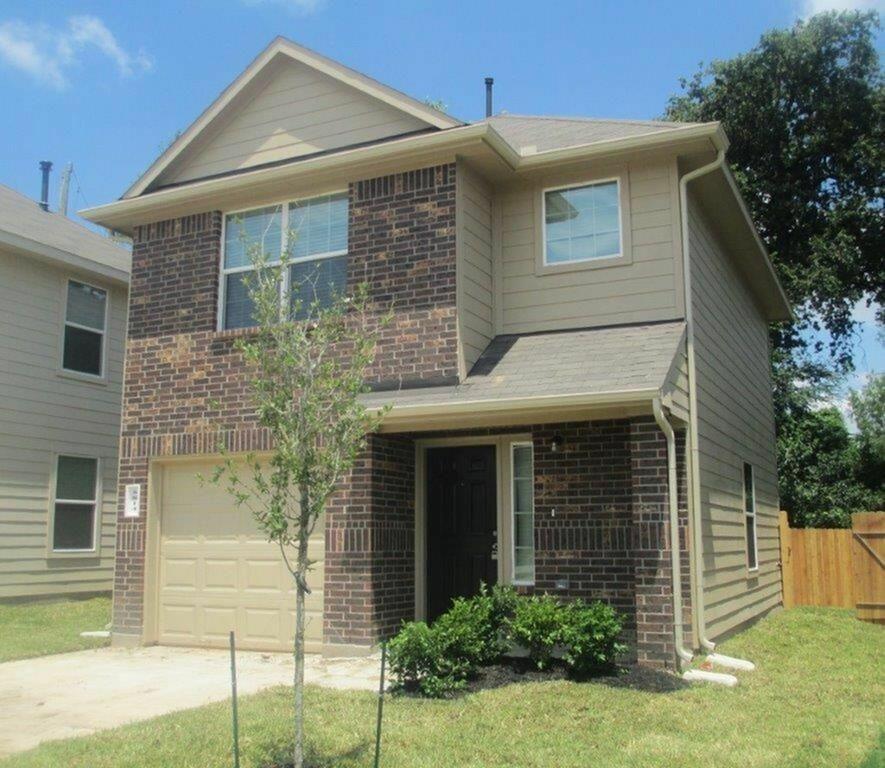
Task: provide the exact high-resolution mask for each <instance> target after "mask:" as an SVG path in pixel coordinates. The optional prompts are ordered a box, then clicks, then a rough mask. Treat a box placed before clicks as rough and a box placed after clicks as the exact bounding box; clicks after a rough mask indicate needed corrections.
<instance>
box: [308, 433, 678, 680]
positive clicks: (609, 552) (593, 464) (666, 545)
mask: <svg viewBox="0 0 885 768" xmlns="http://www.w3.org/2000/svg"><path fill="white" fill-rule="evenodd" d="M504 432H519V433H530V434H531V435H532V442H533V445H534V466H535V586H534V588H533V590H522V591H535V592H539V593H540V592H549V593H551V594H555V595H558V596H561V597H563V598H565V599H573V598H579V597H580V598H583V599H585V600H603V601H605V602H607V603H609V604H611V605H613V606H614V607H615V608H617V609H618V610H619V611H620V612H621V614H622V615H623V616H624V618H625V640H626V641H627V642H628V644H629V646H630V648H631V651H630V656H631V658H633V659H636V660H638V661H639V662H641V663H643V664H646V665H650V666H656V667H661V668H667V667H670V668H672V667H673V665H674V664H675V647H674V641H673V629H672V628H673V610H672V582H671V566H670V539H669V536H670V526H669V506H668V504H669V502H668V493H667V490H668V489H667V444H666V439H665V438H664V435H663V434H662V433H661V431H660V429H659V428H658V426H657V424H656V423H655V422H654V420H653V419H652V418H651V417H644V418H634V419H623V420H615V421H599V422H576V423H566V424H544V425H524V426H519V427H508V428H506V429H494V430H488V431H486V430H471V431H465V432H445V433H433V434H432V435H427V434H425V435H417V434H416V435H377V436H374V437H373V438H372V444H371V446H370V450H369V454H368V456H366V457H364V458H363V459H362V460H361V462H360V464H359V465H358V467H357V469H356V471H355V475H356V477H357V478H358V479H356V480H355V481H354V482H352V483H351V484H350V486H349V489H348V490H347V491H346V494H349V498H345V494H342V498H341V499H340V500H339V503H338V504H337V505H336V506H335V508H334V509H333V511H332V513H331V514H330V516H329V519H328V522H327V528H326V533H327V544H326V584H325V589H326V622H325V629H326V641H327V642H336V643H347V644H369V643H373V642H377V641H378V640H380V639H382V638H384V637H387V636H389V635H390V634H392V633H393V632H394V631H395V629H396V628H397V626H399V623H400V622H401V620H402V619H408V618H411V617H412V616H413V615H414V525H413V520H414V485H413V483H414V445H415V443H414V441H415V439H418V438H420V437H428V436H433V437H456V436H458V435H471V436H472V435H477V434H490V435H493V434H494V435H498V434H502V433H504ZM554 436H558V437H560V438H561V440H562V445H561V447H560V449H559V450H558V451H556V452H554V451H552V450H551V445H552V442H553V437H554ZM677 458H678V479H679V486H680V492H679V502H680V534H681V539H680V541H681V548H682V568H683V571H682V573H683V608H684V611H685V615H684V619H685V625H684V632H685V635H684V637H685V642H686V645H687V646H689V647H690V646H691V644H692V642H691V632H692V630H691V613H690V586H689V585H690V576H689V571H688V568H689V557H688V535H687V521H688V516H687V511H686V486H685V472H684V461H683V459H684V434H683V433H677ZM345 510H346V511H347V512H346V514H345ZM430 546H432V542H431V543H430ZM563 580H565V585H564V586H563Z"/></svg>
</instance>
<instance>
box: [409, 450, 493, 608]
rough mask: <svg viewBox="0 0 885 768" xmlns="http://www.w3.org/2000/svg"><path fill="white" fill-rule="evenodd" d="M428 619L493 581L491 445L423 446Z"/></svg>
mask: <svg viewBox="0 0 885 768" xmlns="http://www.w3.org/2000/svg"><path fill="white" fill-rule="evenodd" d="M426 508H427V620H428V621H432V620H433V619H435V618H436V617H437V616H439V615H440V614H441V613H445V611H446V610H448V608H449V606H450V605H451V602H452V598H453V597H469V596H471V595H475V594H476V593H477V591H479V585H480V582H483V581H484V582H485V583H486V584H494V583H496V582H497V580H498V564H497V562H496V560H495V559H494V558H493V551H494V550H495V548H496V542H497V530H496V529H497V522H496V518H497V511H496V510H497V501H496V482H495V447H494V446H492V445H476V446H463V447H457V448H431V449H428V451H427V506H426Z"/></svg>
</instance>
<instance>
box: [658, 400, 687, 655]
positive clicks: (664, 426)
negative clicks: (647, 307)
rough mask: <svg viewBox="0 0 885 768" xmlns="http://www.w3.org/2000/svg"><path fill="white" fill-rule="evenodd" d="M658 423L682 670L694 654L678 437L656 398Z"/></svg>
mask: <svg viewBox="0 0 885 768" xmlns="http://www.w3.org/2000/svg"><path fill="white" fill-rule="evenodd" d="M652 408H653V410H654V414H655V421H657V422H658V426H659V427H660V428H661V432H663V433H664V437H666V438H667V499H668V500H669V506H670V574H671V576H672V578H673V641H674V643H675V648H676V655H677V656H678V657H679V661H680V667H681V666H682V662H685V663H686V664H688V663H689V662H691V660H692V658H693V654H692V653H691V651H688V650H686V648H685V638H684V635H685V632H684V630H683V621H682V563H681V561H680V554H681V547H680V546H679V497H678V494H679V484H678V483H677V480H676V434H675V433H674V432H673V425H672V424H670V421H669V420H668V419H667V417H666V415H665V414H664V409H663V407H661V398H659V397H656V398H655V399H654V400H653V401H652Z"/></svg>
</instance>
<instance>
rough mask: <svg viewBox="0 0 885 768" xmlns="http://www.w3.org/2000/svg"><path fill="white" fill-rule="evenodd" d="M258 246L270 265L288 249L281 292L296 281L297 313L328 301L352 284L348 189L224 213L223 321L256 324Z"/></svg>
mask: <svg viewBox="0 0 885 768" xmlns="http://www.w3.org/2000/svg"><path fill="white" fill-rule="evenodd" d="M256 249H258V250H259V251H260V252H261V253H262V254H264V255H265V256H266V258H267V260H268V264H269V265H271V266H274V265H279V264H280V262H281V260H282V258H283V254H287V256H288V261H289V269H288V270H286V273H285V274H284V275H283V280H284V285H282V286H280V290H281V296H282V295H287V294H288V290H287V289H288V288H289V287H291V289H292V290H291V296H292V303H293V304H297V305H299V309H298V311H297V312H295V316H296V317H298V316H301V317H303V316H305V315H306V313H307V312H308V311H309V309H310V307H311V306H312V305H314V304H318V305H319V306H321V307H322V306H328V305H329V303H330V302H331V300H332V297H333V296H334V295H336V294H340V293H343V292H344V290H345V289H346V287H347V193H344V192H342V193H336V194H333V195H323V196H322V197H315V198H312V199H310V200H298V201H295V202H289V203H282V204H280V205H274V206H269V207H267V208H256V209H254V210H250V211H243V212H240V213H232V214H229V215H228V216H227V217H226V218H225V235H224V266H223V269H222V276H221V289H220V294H221V304H220V306H221V323H220V325H221V327H222V328H225V329H227V328H248V327H250V326H253V325H255V318H254V306H253V303H252V300H251V299H250V297H249V291H248V288H247V283H246V277H247V276H248V275H249V274H250V273H251V272H254V269H255V268H254V266H253V263H252V261H253V256H254V252H255V250H256Z"/></svg>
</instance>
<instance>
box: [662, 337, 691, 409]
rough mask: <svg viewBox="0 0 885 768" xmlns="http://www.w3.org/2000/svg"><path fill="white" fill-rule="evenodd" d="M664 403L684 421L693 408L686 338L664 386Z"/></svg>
mask: <svg viewBox="0 0 885 768" xmlns="http://www.w3.org/2000/svg"><path fill="white" fill-rule="evenodd" d="M663 392H664V403H665V404H666V405H667V407H669V408H670V410H671V412H672V413H673V415H674V416H676V417H677V418H679V419H682V420H683V421H686V422H687V421H688V418H689V412H690V410H691V402H690V398H689V391H688V356H687V355H686V349H685V340H684V339H683V342H682V345H681V346H680V348H679V351H678V352H677V354H676V358H675V359H674V360H673V365H672V366H671V367H670V372H669V373H668V374H667V380H666V382H665V384H664V388H663Z"/></svg>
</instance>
